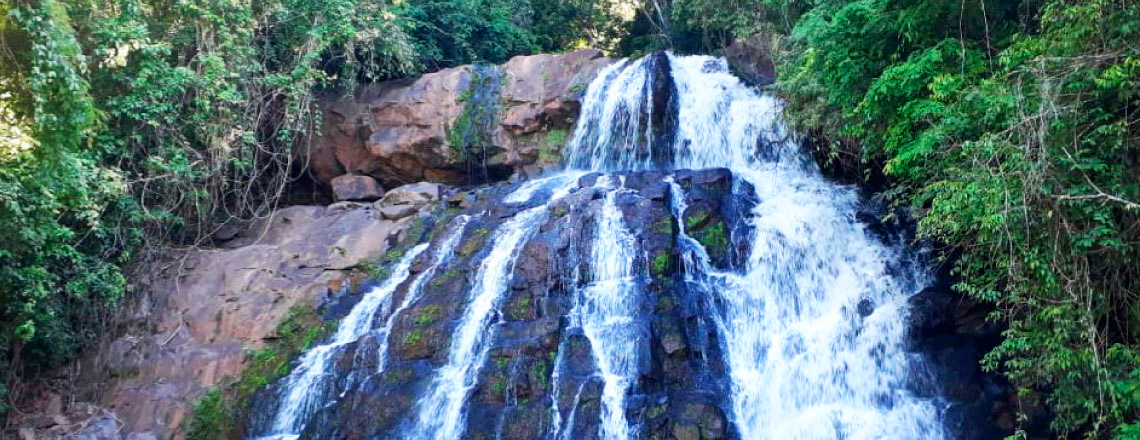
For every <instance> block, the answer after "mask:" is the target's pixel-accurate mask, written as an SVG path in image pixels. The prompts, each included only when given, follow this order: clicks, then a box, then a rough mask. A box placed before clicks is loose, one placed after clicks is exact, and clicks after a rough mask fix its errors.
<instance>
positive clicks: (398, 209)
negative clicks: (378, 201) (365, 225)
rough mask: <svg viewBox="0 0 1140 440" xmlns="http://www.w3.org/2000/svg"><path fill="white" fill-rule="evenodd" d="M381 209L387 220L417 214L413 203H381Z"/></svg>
mask: <svg viewBox="0 0 1140 440" xmlns="http://www.w3.org/2000/svg"><path fill="white" fill-rule="evenodd" d="M379 211H380V215H381V216H383V217H384V219H386V220H399V219H402V218H406V217H408V216H410V215H412V214H415V213H416V207H415V206H412V205H381V206H380V208H379Z"/></svg>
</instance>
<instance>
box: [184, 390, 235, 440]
mask: <svg viewBox="0 0 1140 440" xmlns="http://www.w3.org/2000/svg"><path fill="white" fill-rule="evenodd" d="M192 411H193V412H192V414H191V416H190V428H189V429H188V430H187V431H186V440H216V439H223V438H235V437H237V436H240V432H238V431H239V430H238V426H237V424H236V422H237V421H238V418H237V416H236V414H234V410H233V409H232V408H231V407H230V405H229V404H228V403H227V402H226V398H225V396H223V395H222V392H221V390H218V389H217V388H214V389H211V390H210V391H208V392H206V394H204V395H202V397H199V398H198V400H197V401H196V402H194V408H193V410H192Z"/></svg>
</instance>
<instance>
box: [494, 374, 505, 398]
mask: <svg viewBox="0 0 1140 440" xmlns="http://www.w3.org/2000/svg"><path fill="white" fill-rule="evenodd" d="M506 387H507V379H506V378H504V377H503V376H502V375H499V374H496V375H495V379H494V380H492V381H491V392H492V393H495V394H503V390H504V389H506Z"/></svg>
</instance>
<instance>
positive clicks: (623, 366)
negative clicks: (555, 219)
mask: <svg viewBox="0 0 1140 440" xmlns="http://www.w3.org/2000/svg"><path fill="white" fill-rule="evenodd" d="M621 183H622V182H621V180H619V179H605V178H603V179H599V182H598V185H599V186H609V187H612V189H610V190H609V191H608V192H607V194H606V196H605V200H604V203H603V204H602V209H601V212H600V214H599V215H600V219H599V220H598V223H597V230H596V231H595V233H594V240H593V245H592V246H593V250H592V252H591V255H590V262H589V273H590V281H589V283H588V284H587V285H586V286H584V287H582V288H581V289H580V293H579V295H578V298H577V303H576V304H575V307H574V309H573V310H572V311H571V312H570V315H571V319H572V320H573V321H574V322H575V324H576V325H577V326H578V327H579V328H581V329H582V332H583V333H584V334H585V336H586V338H587V339H588V340H589V341H590V347H591V349H592V351H593V355H594V358H595V359H596V362H597V366H598V374H600V375H601V378H602V381H603V384H604V387H603V391H602V422H601V435H602V437H603V438H608V439H625V438H629V437H630V426H629V423H628V421H627V420H626V416H625V405H624V403H625V395H626V392H627V390H628V389H629V387H630V386H631V385H633V381H634V380H636V378H637V374H638V373H639V368H638V363H639V359H638V353H639V350H638V349H637V343H638V341H641V340H645V339H647V337H648V335H647V333H648V329H647V328H645V326H644V321H643V320H641V319H639V317H638V314H639V312H640V310H641V307H640V305H639V302H640V301H641V300H642V299H643V297H642V295H640V294H639V293H640V292H641V285H642V284H644V281H643V280H642V277H644V273H643V274H642V275H641V276H639V275H638V274H637V271H635V269H634V259H635V253H636V252H637V240H636V239H635V238H634V237H633V235H632V234H630V232H629V230H628V229H626V227H625V224H624V222H623V221H622V213H621V211H620V210H619V209H618V207H617V204H616V199H617V196H618V194H619V192H620V191H621Z"/></svg>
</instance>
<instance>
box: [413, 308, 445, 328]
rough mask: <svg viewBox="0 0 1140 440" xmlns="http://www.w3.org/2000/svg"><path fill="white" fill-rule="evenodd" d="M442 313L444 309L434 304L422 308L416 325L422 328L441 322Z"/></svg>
mask: <svg viewBox="0 0 1140 440" xmlns="http://www.w3.org/2000/svg"><path fill="white" fill-rule="evenodd" d="M442 311H443V309H442V308H440V307H439V306H437V305H434V304H432V305H428V306H424V307H421V308H420V310H419V312H418V313H416V325H418V326H421V327H422V326H425V325H428V324H431V323H433V322H435V321H437V320H439V317H440V315H441V314H442Z"/></svg>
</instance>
